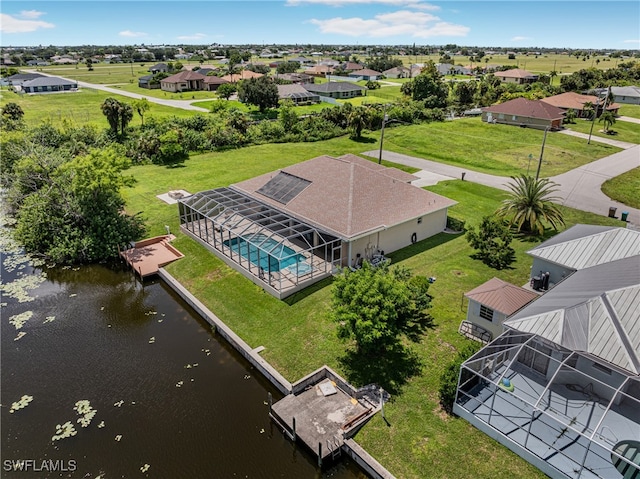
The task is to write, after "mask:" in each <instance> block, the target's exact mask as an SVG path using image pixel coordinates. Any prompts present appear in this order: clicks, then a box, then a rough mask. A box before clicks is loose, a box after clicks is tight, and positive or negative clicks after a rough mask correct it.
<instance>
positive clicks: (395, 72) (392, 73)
mask: <svg viewBox="0 0 640 479" xmlns="http://www.w3.org/2000/svg"><path fill="white" fill-rule="evenodd" d="M382 74H383V75H384V76H385V77H387V78H409V76H410V75H411V70H409V69H408V68H406V67H393V68H389V69H388V70H385V71H383V72H382Z"/></svg>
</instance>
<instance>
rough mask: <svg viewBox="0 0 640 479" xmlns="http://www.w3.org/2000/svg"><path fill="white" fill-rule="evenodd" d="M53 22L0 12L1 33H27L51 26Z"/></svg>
mask: <svg viewBox="0 0 640 479" xmlns="http://www.w3.org/2000/svg"><path fill="white" fill-rule="evenodd" d="M53 27H55V25H54V24H53V23H48V22H43V21H41V20H21V19H19V18H16V17H12V16H11V15H7V14H5V13H0V32H2V33H28V32H35V31H36V30H40V29H41V28H53Z"/></svg>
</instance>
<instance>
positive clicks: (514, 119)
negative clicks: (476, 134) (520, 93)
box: [482, 98, 564, 130]
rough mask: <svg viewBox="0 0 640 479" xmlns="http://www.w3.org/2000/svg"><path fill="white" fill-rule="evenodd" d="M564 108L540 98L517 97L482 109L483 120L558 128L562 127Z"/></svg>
mask: <svg viewBox="0 0 640 479" xmlns="http://www.w3.org/2000/svg"><path fill="white" fill-rule="evenodd" d="M563 119H564V110H563V109H562V108H558V107H556V106H553V105H549V104H548V103H545V102H543V101H540V100H527V99H526V98H515V99H513V100H509V101H506V102H504V103H500V104H498V105H493V106H488V107H484V108H483V109H482V121H486V122H487V123H504V124H506V125H516V126H522V127H531V128H538V129H545V128H550V129H552V130H558V129H560V128H561V127H562V120H563Z"/></svg>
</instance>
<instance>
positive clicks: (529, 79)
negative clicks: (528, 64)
mask: <svg viewBox="0 0 640 479" xmlns="http://www.w3.org/2000/svg"><path fill="white" fill-rule="evenodd" d="M494 75H495V76H496V77H497V78H498V79H499V80H500V81H501V82H503V83H517V84H518V85H524V84H526V83H533V82H536V81H538V75H534V74H533V73H531V72H528V71H527V70H523V69H522V68H514V69H512V70H505V71H502V72H495V73H494Z"/></svg>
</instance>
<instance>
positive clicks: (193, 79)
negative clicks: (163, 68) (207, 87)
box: [160, 70, 206, 93]
mask: <svg viewBox="0 0 640 479" xmlns="http://www.w3.org/2000/svg"><path fill="white" fill-rule="evenodd" d="M205 78H206V77H205V76H204V75H201V74H200V73H198V72H192V71H190V70H185V71H181V72H179V73H176V74H175V75H171V76H169V77H167V78H163V79H162V80H160V88H161V89H162V90H163V91H168V92H172V93H176V92H183V91H194V90H202V89H203V86H204V79H205Z"/></svg>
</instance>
